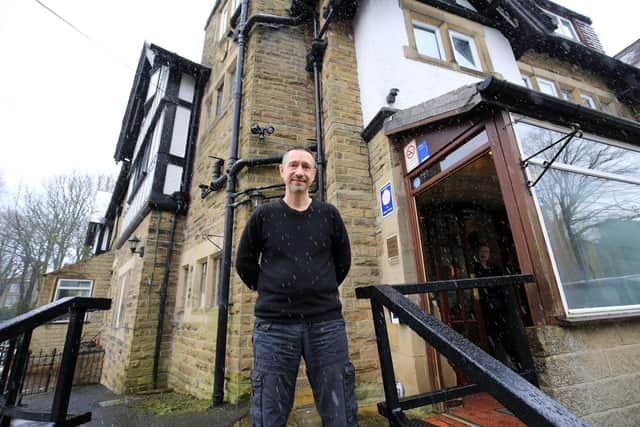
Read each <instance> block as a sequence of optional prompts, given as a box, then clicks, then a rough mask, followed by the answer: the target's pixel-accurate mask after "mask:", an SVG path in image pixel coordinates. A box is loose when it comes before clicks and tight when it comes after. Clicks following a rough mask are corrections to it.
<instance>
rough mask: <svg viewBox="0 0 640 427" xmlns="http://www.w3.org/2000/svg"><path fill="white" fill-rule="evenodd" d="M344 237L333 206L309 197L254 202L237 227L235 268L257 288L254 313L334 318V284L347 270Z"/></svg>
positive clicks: (337, 312) (289, 318) (337, 311)
mask: <svg viewBox="0 0 640 427" xmlns="http://www.w3.org/2000/svg"><path fill="white" fill-rule="evenodd" d="M350 266H351V250H350V247H349V237H348V236H347V230H346V229H345V226H344V223H343V222H342V218H341V217H340V213H339V212H338V210H337V209H336V208H335V207H334V206H332V205H330V204H327V203H322V202H319V201H316V200H314V201H312V202H311V205H309V207H308V208H307V209H306V210H304V211H302V212H301V211H297V210H295V209H292V208H290V207H289V206H288V205H287V204H286V203H285V202H284V200H282V199H280V200H278V201H276V202H273V203H269V204H266V205H262V206H260V207H259V208H258V209H256V210H255V211H254V213H253V214H252V215H251V218H249V221H248V222H247V225H246V227H245V229H244V232H243V233H242V238H241V239H240V244H239V245H238V252H237V255H236V269H237V271H238V274H239V275H240V277H241V278H242V280H243V281H244V282H245V283H246V285H247V286H249V288H251V289H253V290H257V291H258V300H257V301H256V306H255V315H256V316H257V317H261V318H264V319H271V320H274V321H279V322H299V321H309V322H317V321H322V320H334V319H339V318H340V317H341V316H342V312H341V309H342V305H341V304H340V298H339V296H338V286H339V285H340V283H342V281H343V280H344V278H345V277H346V276H347V273H348V272H349V268H350Z"/></svg>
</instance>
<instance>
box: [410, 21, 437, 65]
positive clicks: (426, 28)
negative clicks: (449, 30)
mask: <svg viewBox="0 0 640 427" xmlns="http://www.w3.org/2000/svg"><path fill="white" fill-rule="evenodd" d="M413 35H414V37H415V39H416V49H417V50H418V53H420V54H421V55H426V56H429V57H431V58H436V59H442V60H444V59H445V58H444V48H443V47H442V39H441V38H440V30H439V29H438V28H437V27H434V26H432V25H428V24H424V23H422V22H417V21H413Z"/></svg>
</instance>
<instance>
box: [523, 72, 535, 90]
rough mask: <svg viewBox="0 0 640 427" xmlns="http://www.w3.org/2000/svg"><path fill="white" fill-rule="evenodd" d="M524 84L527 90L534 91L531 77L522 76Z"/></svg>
mask: <svg viewBox="0 0 640 427" xmlns="http://www.w3.org/2000/svg"><path fill="white" fill-rule="evenodd" d="M522 82H523V83H524V85H525V87H526V88H527V89H533V85H532V84H531V77H529V76H525V75H522Z"/></svg>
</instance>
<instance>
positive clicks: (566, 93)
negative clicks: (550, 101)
mask: <svg viewBox="0 0 640 427" xmlns="http://www.w3.org/2000/svg"><path fill="white" fill-rule="evenodd" d="M558 95H560V99H564V100H565V101H569V102H574V103H575V102H576V101H575V100H574V99H573V95H572V93H571V89H567V88H565V87H561V88H560V91H559V93H558Z"/></svg>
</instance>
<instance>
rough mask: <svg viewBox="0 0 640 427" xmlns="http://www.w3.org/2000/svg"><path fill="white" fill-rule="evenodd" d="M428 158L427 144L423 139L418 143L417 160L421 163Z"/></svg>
mask: <svg viewBox="0 0 640 427" xmlns="http://www.w3.org/2000/svg"><path fill="white" fill-rule="evenodd" d="M428 158H429V145H428V144H427V140H426V139H423V140H422V141H421V142H420V144H418V162H420V163H422V162H424V161H425V160H427V159H428Z"/></svg>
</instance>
